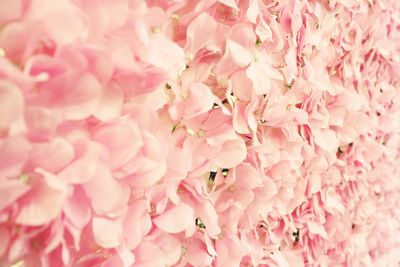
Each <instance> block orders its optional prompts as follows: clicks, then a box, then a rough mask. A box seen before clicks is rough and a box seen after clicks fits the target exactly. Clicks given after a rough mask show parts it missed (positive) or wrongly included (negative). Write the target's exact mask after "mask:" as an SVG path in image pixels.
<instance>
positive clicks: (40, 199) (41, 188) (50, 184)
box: [15, 170, 66, 226]
mask: <svg viewBox="0 0 400 267" xmlns="http://www.w3.org/2000/svg"><path fill="white" fill-rule="evenodd" d="M37 172H38V173H39V174H41V175H42V177H40V178H38V180H37V181H35V184H34V185H32V188H31V190H30V191H29V192H28V193H26V194H25V195H24V196H23V197H22V198H21V200H20V201H19V205H20V209H19V212H18V214H17V217H16V218H15V221H16V223H19V224H22V225H29V226H38V225H41V224H46V223H49V222H50V221H51V220H53V219H54V218H56V217H57V216H59V215H60V214H61V210H62V205H63V202H64V199H65V196H66V187H65V185H64V184H63V183H62V182H60V181H59V180H58V179H57V177H55V176H54V175H52V174H50V173H47V172H45V171H42V170H37Z"/></svg>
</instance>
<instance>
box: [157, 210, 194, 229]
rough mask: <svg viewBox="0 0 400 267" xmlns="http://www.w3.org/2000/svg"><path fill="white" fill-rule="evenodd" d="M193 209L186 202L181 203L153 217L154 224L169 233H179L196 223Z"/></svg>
mask: <svg viewBox="0 0 400 267" xmlns="http://www.w3.org/2000/svg"><path fill="white" fill-rule="evenodd" d="M194 221H195V218H194V213H193V209H192V208H191V207H190V206H188V205H186V204H183V203H181V204H179V205H178V206H175V207H173V208H171V209H169V210H167V211H166V212H164V213H163V214H161V215H160V216H157V217H156V218H154V219H153V222H154V224H155V225H156V226H157V227H158V228H160V229H161V230H163V231H165V232H167V233H172V234H175V233H179V232H182V231H184V230H185V229H186V228H188V227H189V226H190V225H191V224H194Z"/></svg>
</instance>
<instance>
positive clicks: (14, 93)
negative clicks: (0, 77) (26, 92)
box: [0, 81, 24, 130]
mask: <svg viewBox="0 0 400 267" xmlns="http://www.w3.org/2000/svg"><path fill="white" fill-rule="evenodd" d="M23 111H24V96H23V94H22V92H21V91H20V89H19V88H18V87H17V86H16V85H14V84H12V83H10V82H7V81H0V130H1V129H7V128H9V127H10V126H11V124H12V123H14V122H15V121H16V120H17V119H18V118H19V117H20V116H21V115H22V114H23Z"/></svg>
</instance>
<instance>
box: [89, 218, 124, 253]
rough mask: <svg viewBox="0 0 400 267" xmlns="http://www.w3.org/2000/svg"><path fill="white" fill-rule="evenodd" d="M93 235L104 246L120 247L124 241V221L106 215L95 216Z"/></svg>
mask: <svg viewBox="0 0 400 267" xmlns="http://www.w3.org/2000/svg"><path fill="white" fill-rule="evenodd" d="M92 227H93V237H94V240H95V241H96V243H97V244H98V245H99V246H101V247H103V248H114V247H118V246H119V245H120V244H121V242H122V232H123V230H122V223H121V222H120V221H119V220H116V219H108V218H105V217H94V218H93V225H92Z"/></svg>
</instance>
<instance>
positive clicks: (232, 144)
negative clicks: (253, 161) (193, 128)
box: [213, 139, 247, 168]
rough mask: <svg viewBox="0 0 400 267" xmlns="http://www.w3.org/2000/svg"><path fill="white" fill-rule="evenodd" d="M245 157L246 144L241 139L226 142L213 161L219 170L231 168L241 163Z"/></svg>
mask: <svg viewBox="0 0 400 267" xmlns="http://www.w3.org/2000/svg"><path fill="white" fill-rule="evenodd" d="M246 156H247V149H246V144H245V143H244V141H243V139H237V140H232V141H226V142H225V143H224V144H223V145H222V148H221V150H220V151H219V152H217V153H216V154H215V155H214V156H213V159H214V160H215V163H216V164H217V165H218V166H219V167H221V168H232V167H235V166H236V165H238V164H239V163H240V162H242V161H243V160H244V159H245V158H246Z"/></svg>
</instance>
